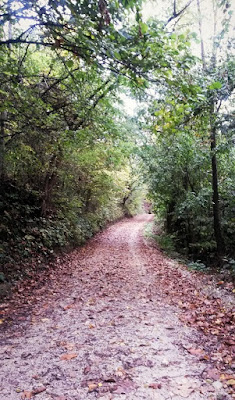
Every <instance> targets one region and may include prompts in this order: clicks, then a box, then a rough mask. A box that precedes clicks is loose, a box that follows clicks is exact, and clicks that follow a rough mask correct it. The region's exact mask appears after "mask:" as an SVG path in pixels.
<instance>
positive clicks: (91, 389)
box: [88, 383, 98, 392]
mask: <svg viewBox="0 0 235 400" xmlns="http://www.w3.org/2000/svg"><path fill="white" fill-rule="evenodd" d="M97 388H98V385H97V383H89V384H88V392H94V391H95V390H96V389H97Z"/></svg>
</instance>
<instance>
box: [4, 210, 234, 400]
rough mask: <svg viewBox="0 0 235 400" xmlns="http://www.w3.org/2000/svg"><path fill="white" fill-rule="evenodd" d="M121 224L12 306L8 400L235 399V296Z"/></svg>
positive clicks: (39, 278) (26, 288) (25, 286)
mask: <svg viewBox="0 0 235 400" xmlns="http://www.w3.org/2000/svg"><path fill="white" fill-rule="evenodd" d="M152 219H153V216H152V215H146V214H145V215H140V216H137V217H135V218H133V219H125V220H123V221H121V222H118V223H116V224H114V225H112V226H110V227H109V228H107V229H106V230H105V231H103V232H101V233H100V234H98V235H96V236H95V237H94V238H93V239H91V240H90V241H89V242H88V243H87V244H86V245H85V246H83V247H81V248H79V249H76V250H74V251H72V252H71V253H69V254H67V255H65V256H64V257H58V259H57V261H55V265H54V268H53V269H51V270H50V271H47V272H45V273H44V272H43V271H42V272H41V274H38V275H36V276H35V278H34V279H31V280H28V281H23V282H21V283H20V284H18V286H17V287H16V288H15V290H14V293H13V296H12V297H11V299H8V300H6V301H5V303H4V304H2V307H1V312H2V317H1V318H2V319H1V320H0V322H1V328H2V333H3V338H2V348H1V360H2V361H1V365H0V399H1V400H18V399H31V398H35V399H36V400H86V399H87V400H92V399H100V400H111V399H113V400H134V399H137V400H144V399H146V400H168V399H169V400H170V399H172V400H180V399H189V400H200V399H203V400H205V399H207V400H216V399H217V400H225V399H233V398H235V394H234V391H233V389H234V387H235V386H234V384H235V379H234V375H233V372H234V367H235V365H234V364H233V362H232V353H233V350H234V345H235V342H234V339H233V338H232V329H233V328H234V323H233V322H232V316H233V314H232V308H233V301H232V296H231V294H232V289H231V287H230V285H227V286H226V285H225V286H224V287H222V286H223V284H221V282H216V279H213V278H212V277H211V276H207V275H203V274H202V273H198V272H190V271H188V270H187V268H186V267H184V266H182V265H180V264H178V263H177V262H176V261H173V260H170V259H169V258H168V257H166V256H165V255H164V254H163V253H162V252H161V251H160V250H159V249H158V248H157V247H156V245H153V244H152V243H151V242H149V240H147V239H146V238H144V234H143V232H144V229H145V226H146V224H147V223H149V222H150V221H151V220H152Z"/></svg>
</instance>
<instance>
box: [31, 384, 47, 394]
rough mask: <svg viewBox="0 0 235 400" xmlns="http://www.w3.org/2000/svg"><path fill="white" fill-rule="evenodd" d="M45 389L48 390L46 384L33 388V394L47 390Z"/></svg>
mask: <svg viewBox="0 0 235 400" xmlns="http://www.w3.org/2000/svg"><path fill="white" fill-rule="evenodd" d="M45 390H46V387H45V386H41V387H39V388H36V389H33V391H32V394H33V395H35V394H39V393H42V392H45Z"/></svg>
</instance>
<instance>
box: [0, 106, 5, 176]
mask: <svg viewBox="0 0 235 400" xmlns="http://www.w3.org/2000/svg"><path fill="white" fill-rule="evenodd" d="M5 114H6V113H5V112H4V111H2V112H1V113H0V179H1V181H3V180H4V177H5V162H4V157H5V140H4V134H5V117H6V115H5Z"/></svg>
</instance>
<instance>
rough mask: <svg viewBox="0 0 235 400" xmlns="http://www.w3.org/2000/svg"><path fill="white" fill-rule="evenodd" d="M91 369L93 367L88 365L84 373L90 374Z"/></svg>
mask: <svg viewBox="0 0 235 400" xmlns="http://www.w3.org/2000/svg"><path fill="white" fill-rule="evenodd" d="M90 370H91V367H90V366H89V365H88V366H87V367H85V368H84V370H83V373H84V375H86V374H88V373H89V372H90Z"/></svg>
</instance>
